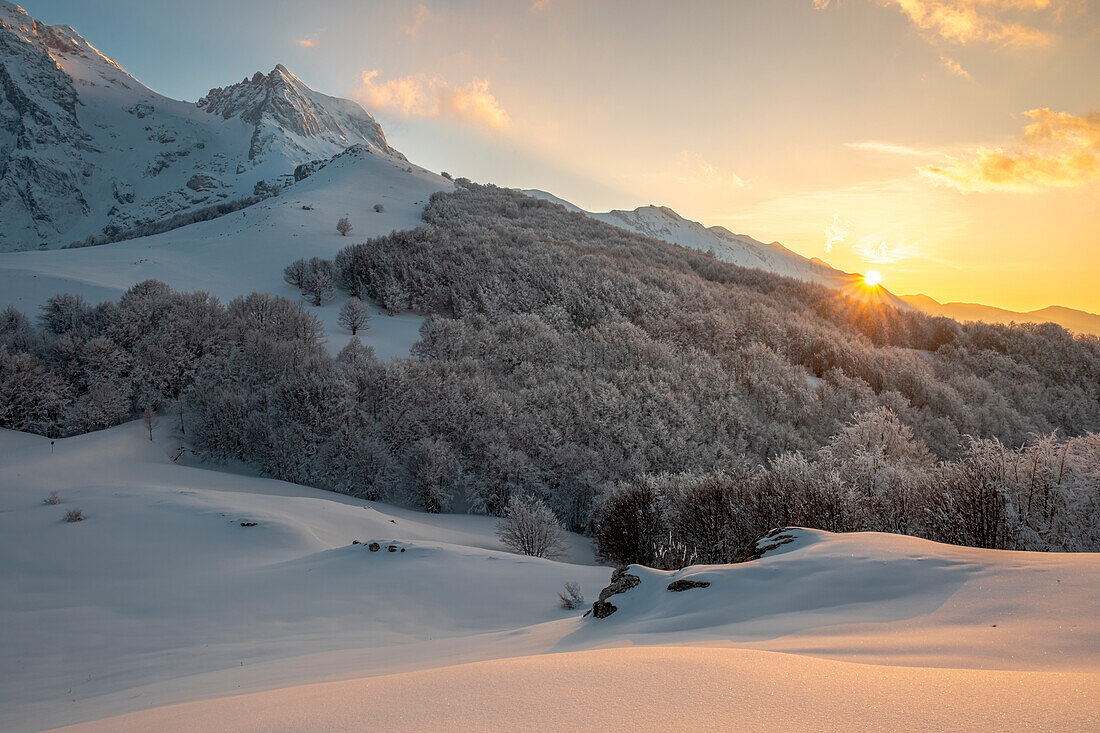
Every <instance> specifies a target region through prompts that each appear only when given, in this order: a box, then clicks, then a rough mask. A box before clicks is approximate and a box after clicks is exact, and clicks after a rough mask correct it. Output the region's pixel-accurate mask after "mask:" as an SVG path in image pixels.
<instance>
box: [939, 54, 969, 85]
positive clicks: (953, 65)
mask: <svg viewBox="0 0 1100 733" xmlns="http://www.w3.org/2000/svg"><path fill="white" fill-rule="evenodd" d="M940 64H942V65H943V68H945V69H947V70H948V71H950V72H951V73H952V74H954V75H955V76H958V77H960V78H963V79H970V78H972V77H971V76H970V72H969V71H967V70H966V69H964V68H963V67H962V65H961V64H959V62H958V61H956V60H954V59H950V58H948V57H946V56H940Z"/></svg>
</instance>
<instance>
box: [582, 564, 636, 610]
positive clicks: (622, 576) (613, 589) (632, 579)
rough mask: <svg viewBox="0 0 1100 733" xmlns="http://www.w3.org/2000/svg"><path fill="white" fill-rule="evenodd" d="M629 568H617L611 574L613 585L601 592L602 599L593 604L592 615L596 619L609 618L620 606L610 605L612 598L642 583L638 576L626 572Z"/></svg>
mask: <svg viewBox="0 0 1100 733" xmlns="http://www.w3.org/2000/svg"><path fill="white" fill-rule="evenodd" d="M626 571H627V568H625V567H622V568H615V570H614V571H612V573H611V584H610V585H608V586H607V587H606V588H604V589H603V590H601V591H600V599H599V600H598V601H596V602H595V603H593V604H592V615H593V616H595V617H596V618H607V617H608V616H610V615H611V614H613V613H615V611H617V610H618V606H616V605H615V604H613V603H608V602H607V599H608V598H610V597H611V596H614V595H618V594H619V593H625V592H627V591H628V590H630V589H631V588H633V587H634V586H636V585H638V584H639V583H641V582H642V579H641V578H639V577H638V576H637V575H634V574H632V573H628V572H626Z"/></svg>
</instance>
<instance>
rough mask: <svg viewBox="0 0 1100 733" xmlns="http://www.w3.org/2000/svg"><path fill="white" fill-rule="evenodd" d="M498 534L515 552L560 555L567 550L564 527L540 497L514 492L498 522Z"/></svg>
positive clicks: (556, 556)
mask: <svg viewBox="0 0 1100 733" xmlns="http://www.w3.org/2000/svg"><path fill="white" fill-rule="evenodd" d="M497 536H498V537H499V538H500V541H501V542H503V543H504V546H505V547H507V548H508V549H510V550H512V551H513V552H518V553H519V554H521V555H530V556H531V557H545V558H551V559H552V558H558V557H563V556H565V554H566V553H567V552H568V548H567V547H566V544H565V531H564V530H563V529H562V527H561V523H560V522H558V518H557V517H556V516H554V512H552V511H550V509H549V508H547V506H546V505H545V504H544V503H543V502H542V501H540V500H537V499H532V498H531V497H529V496H528V497H520V496H513V497H512V498H511V499H510V500H509V501H508V506H507V507H506V508H505V510H504V517H503V519H501V521H500V522H499V523H498V524H497Z"/></svg>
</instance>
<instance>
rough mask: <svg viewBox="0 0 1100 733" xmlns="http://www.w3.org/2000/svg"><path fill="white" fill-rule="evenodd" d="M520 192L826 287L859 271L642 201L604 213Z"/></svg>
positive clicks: (848, 280) (852, 277) (855, 278)
mask: <svg viewBox="0 0 1100 733" xmlns="http://www.w3.org/2000/svg"><path fill="white" fill-rule="evenodd" d="M524 193H526V194H528V195H529V196H534V197H535V198H540V199H545V200H547V201H553V202H554V203H556V204H561V205H562V206H564V207H565V208H567V209H569V210H570V211H577V212H580V213H582V214H585V215H586V216H590V217H592V218H593V219H599V220H600V221H602V222H606V223H608V224H611V225H613V226H617V227H621V228H622V229H628V230H630V231H632V232H637V233H638V234H644V235H645V236H647V237H653V238H654V239H660V240H663V241H665V242H670V243H672V244H678V245H680V246H681V247H688V248H690V249H697V250H701V251H703V252H712V253H713V254H714V256H715V257H717V258H718V259H720V260H723V261H725V262H732V263H733V264H735V265H740V266H741V267H751V268H755V269H758V270H766V271H768V272H774V273H776V274H778V275H785V276H787V277H793V278H797V279H799V280H806V281H809V282H819V283H822V284H823V285H828V286H829V287H834V288H840V287H848V286H851V285H852V284H853V283H854V282H856V281H858V280H859V279H860V276H859V275H853V274H850V273H846V272H843V271H841V270H837V269H836V268H833V267H830V266H829V265H828V264H826V263H825V262H823V261H821V260H818V259H809V258H806V257H803V256H802V255H800V254H798V253H797V252H793V251H791V250H789V249H787V248H786V247H784V246H783V245H782V244H780V243H779V242H772V243H771V244H764V243H763V242H760V241H757V240H755V239H753V238H752V237H750V236H748V235H745V234H734V233H733V232H731V231H730V230H729V229H726V228H725V227H720V226H713V227H707V226H704V225H703V224H700V223H699V222H697V221H691V220H690V219H685V218H684V217H682V216H680V215H679V214H677V213H676V212H675V211H673V210H672V209H670V208H668V207H667V206H641V207H639V208H637V209H634V210H633V211H623V210H621V209H615V210H614V211H608V212H605V213H593V212H590V211H585V210H583V209H581V208H579V207H578V206H576V205H574V204H571V203H569V202H568V201H566V200H564V199H561V198H558V197H557V196H554V195H553V194H549V193H546V192H545V191H538V190H534V189H531V190H527V191H524Z"/></svg>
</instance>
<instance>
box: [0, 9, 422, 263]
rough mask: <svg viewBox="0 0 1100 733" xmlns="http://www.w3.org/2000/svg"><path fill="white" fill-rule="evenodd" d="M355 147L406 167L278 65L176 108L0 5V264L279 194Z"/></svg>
mask: <svg viewBox="0 0 1100 733" xmlns="http://www.w3.org/2000/svg"><path fill="white" fill-rule="evenodd" d="M351 145H362V146H364V147H367V148H369V149H371V150H373V151H374V152H376V153H378V154H383V155H387V156H392V157H393V158H394V159H395V160H398V161H404V158H403V156H401V155H400V154H399V153H397V152H396V151H393V150H392V149H391V148H390V147H389V146H388V144H387V143H386V140H385V137H384V135H383V134H382V130H381V128H380V127H379V126H378V124H377V122H375V121H374V119H373V118H372V117H371V116H370V114H368V113H367V112H366V111H365V110H363V109H362V108H361V107H360V106H359V105H357V104H356V103H354V102H350V101H348V100H341V99H335V98H333V97H329V96H326V95H323V94H320V93H318V92H315V91H313V90H311V89H309V87H307V86H306V85H305V84H303V83H302V82H301V81H300V80H299V79H297V78H296V77H295V76H294V75H293V74H291V73H290V72H289V71H288V70H287V69H286V68H285V67H283V66H281V65H280V66H277V67H276V68H275V69H274V70H273V71H272V72H271V73H270V74H267V75H263V74H260V73H257V74H256V75H255V76H253V77H252V78H251V79H246V80H244V81H242V82H240V83H239V84H235V85H232V86H230V87H227V88H225V89H213V90H211V92H210V93H209V94H208V95H207V96H206V97H205V98H204V99H203V100H201V101H200V103H199V104H192V103H190V102H181V101H176V100H173V99H169V98H167V97H164V96H162V95H160V94H158V93H156V92H154V91H152V90H151V89H149V88H147V87H145V86H144V85H142V84H141V83H140V82H138V81H137V80H136V79H134V78H133V77H132V76H130V74H128V73H127V72H126V71H125V70H124V69H122V68H121V67H120V66H119V65H118V64H117V63H115V62H114V61H113V60H111V59H110V58H108V57H107V56H105V55H103V54H102V53H101V52H100V51H99V50H98V49H96V48H95V47H94V46H93V45H91V44H90V43H89V42H88V41H86V40H85V39H84V38H83V37H82V36H80V34H79V33H77V32H76V31H75V30H73V29H72V28H70V27H68V26H47V25H45V24H43V23H41V22H39V21H37V20H35V19H34V18H32V17H30V16H29V15H28V14H27V13H26V12H25V11H24V10H23V9H22V8H20V7H19V6H16V5H13V4H11V3H8V2H6V0H0V222H2V224H0V251H11V250H18V249H32V248H35V247H39V246H50V247H56V246H60V245H66V244H70V243H72V242H74V241H81V240H83V239H84V238H85V237H87V236H89V235H101V234H108V235H111V234H113V233H117V232H122V231H126V230H129V229H132V228H134V227H136V226H140V225H142V224H147V223H150V222H156V221H160V220H163V219H165V218H167V217H169V216H172V215H175V214H179V213H181V212H185V211H193V210H197V209H202V208H206V207H209V206H212V205H216V204H222V203H225V202H229V201H235V200H238V199H242V198H246V197H250V196H252V195H253V194H254V193H256V192H261V193H263V192H266V191H270V187H271V186H274V185H278V184H279V183H280V182H287V181H292V180H293V174H294V170H295V168H296V166H297V165H299V164H301V163H306V162H309V161H313V160H318V159H325V158H329V157H331V156H333V155H335V154H337V153H339V152H341V151H342V150H344V149H345V148H347V147H349V146H351ZM257 184H260V187H259V188H257ZM265 186H266V188H265Z"/></svg>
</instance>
